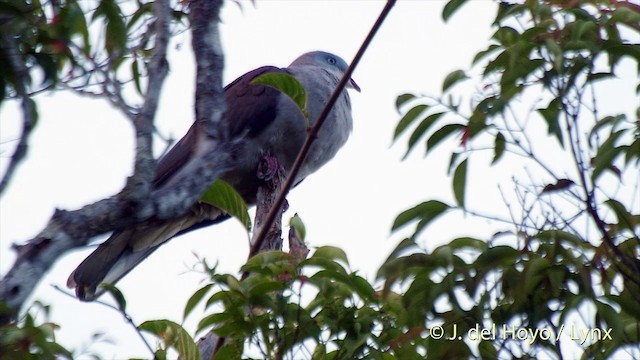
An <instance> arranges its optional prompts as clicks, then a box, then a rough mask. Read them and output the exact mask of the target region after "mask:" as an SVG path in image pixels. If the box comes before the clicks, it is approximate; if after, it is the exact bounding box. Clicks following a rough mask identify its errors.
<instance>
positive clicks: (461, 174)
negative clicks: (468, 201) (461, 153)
mask: <svg viewBox="0 0 640 360" xmlns="http://www.w3.org/2000/svg"><path fill="white" fill-rule="evenodd" d="M467 160H469V159H468V158H467V159H464V161H462V162H461V163H460V164H459V165H458V167H457V168H456V171H455V172H454V173H453V194H454V195H455V197H456V201H457V202H458V205H460V206H461V207H463V208H464V194H465V187H466V183H467Z"/></svg>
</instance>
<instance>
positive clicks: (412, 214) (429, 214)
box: [391, 200, 450, 231]
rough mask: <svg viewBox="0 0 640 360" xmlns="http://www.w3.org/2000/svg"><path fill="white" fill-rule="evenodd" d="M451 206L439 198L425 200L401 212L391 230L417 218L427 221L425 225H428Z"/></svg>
mask: <svg viewBox="0 0 640 360" xmlns="http://www.w3.org/2000/svg"><path fill="white" fill-rule="evenodd" d="M449 208H450V207H449V205H447V204H445V203H443V202H441V201H438V200H429V201H426V202H423V203H421V204H419V205H417V206H414V207H413V208H411V209H408V210H405V211H403V212H401V213H400V214H399V215H398V216H397V217H396V219H395V221H394V222H393V226H391V231H396V230H398V229H399V228H401V227H403V226H404V225H406V224H408V223H410V222H412V221H415V220H421V221H423V222H425V224H424V226H426V225H427V224H428V223H429V222H431V221H432V220H434V219H435V218H437V217H438V216H440V215H441V214H442V213H444V212H445V211H447V210H448V209H449Z"/></svg>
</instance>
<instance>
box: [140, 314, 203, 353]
mask: <svg viewBox="0 0 640 360" xmlns="http://www.w3.org/2000/svg"><path fill="white" fill-rule="evenodd" d="M138 329H140V330H141V331H146V332H148V333H151V334H153V335H155V336H157V337H158V338H159V339H161V340H162V341H163V342H164V344H165V347H167V348H169V347H172V348H174V349H175V350H176V351H177V352H178V354H179V355H180V357H181V358H182V359H193V360H200V350H198V346H197V345H196V343H195V342H194V341H193V338H192V337H191V336H190V335H189V333H188V332H187V331H186V330H185V329H184V328H183V327H182V326H180V325H179V324H176V323H175V322H173V321H170V320H150V321H145V322H144V323H142V324H140V325H139V326H138Z"/></svg>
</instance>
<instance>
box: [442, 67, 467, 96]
mask: <svg viewBox="0 0 640 360" xmlns="http://www.w3.org/2000/svg"><path fill="white" fill-rule="evenodd" d="M464 79H468V76H467V74H465V73H464V71H462V70H455V71H452V72H450V73H449V75H447V76H446V77H445V78H444V81H443V82H442V92H443V93H444V92H446V91H447V90H448V89H449V88H450V87H452V86H453V85H455V84H456V83H458V82H460V81H462V80H464Z"/></svg>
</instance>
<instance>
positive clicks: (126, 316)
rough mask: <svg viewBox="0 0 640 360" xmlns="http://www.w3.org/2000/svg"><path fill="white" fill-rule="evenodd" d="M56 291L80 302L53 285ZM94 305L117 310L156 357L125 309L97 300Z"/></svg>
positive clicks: (72, 295)
mask: <svg viewBox="0 0 640 360" xmlns="http://www.w3.org/2000/svg"><path fill="white" fill-rule="evenodd" d="M51 286H52V287H53V288H54V289H55V290H57V291H59V292H61V293H62V294H63V295H65V296H68V297H70V298H73V299H74V300H78V298H76V296H75V294H72V293H70V292H68V291H65V290H64V289H62V288H61V287H59V286H58V285H51ZM93 303H94V304H99V305H104V306H106V307H108V308H109V309H112V310H115V311H117V312H119V313H120V314H121V315H122V316H123V317H124V319H125V320H126V322H127V324H129V325H131V327H132V328H133V330H134V331H135V332H136V333H137V334H138V336H139V337H140V339H141V340H142V342H143V343H144V345H145V346H146V347H147V349H148V350H149V352H150V353H151V354H152V355H155V351H153V347H152V346H151V344H149V342H148V341H147V339H145V338H144V336H143V335H142V332H141V331H140V329H138V326H137V325H136V323H135V322H134V321H133V318H132V317H131V315H129V313H127V312H126V311H124V310H123V309H120V308H119V307H117V306H114V305H111V304H109V303H106V302H104V301H100V300H95V301H93Z"/></svg>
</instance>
